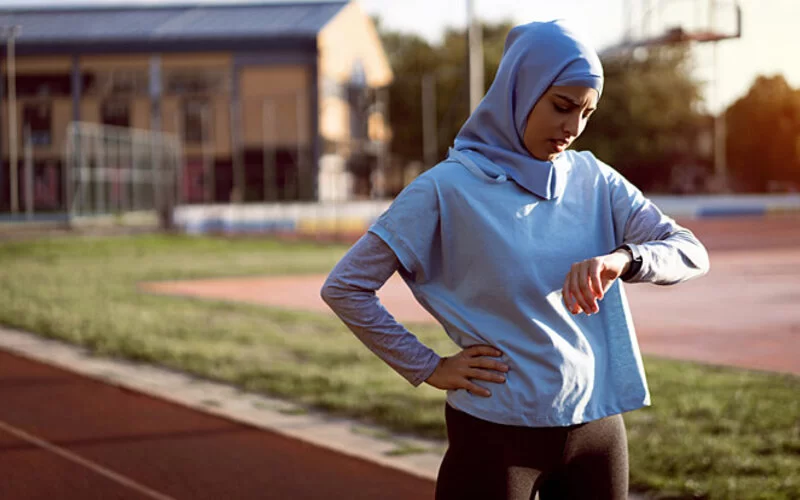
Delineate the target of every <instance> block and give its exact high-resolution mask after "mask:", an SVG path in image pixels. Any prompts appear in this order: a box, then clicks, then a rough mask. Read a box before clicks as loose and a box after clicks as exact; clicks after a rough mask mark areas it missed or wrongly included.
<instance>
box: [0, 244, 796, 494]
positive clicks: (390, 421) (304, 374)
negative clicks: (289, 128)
mask: <svg viewBox="0 0 800 500" xmlns="http://www.w3.org/2000/svg"><path fill="white" fill-rule="evenodd" d="M344 250H345V248H344V247H341V246H318V245H313V244H302V243H279V242H274V241H266V240H251V239H242V240H232V241H231V240H223V239H212V238H189V237H174V236H172V237H167V236H136V237H117V238H103V239H89V238H82V239H79V238H64V239H55V240H49V241H47V240H40V241H28V242H17V243H4V244H2V245H0V323H2V324H5V325H9V326H12V327H17V328H20V329H25V330H29V331H32V332H36V333H39V334H41V335H43V336H47V337H52V338H58V339H62V340H66V341H69V342H72V343H75V344H80V345H83V346H87V347H89V348H90V349H92V350H94V351H95V352H97V353H99V354H104V355H109V356H119V357H124V358H129V359H135V360H143V361H147V362H152V363H154V364H159V365H163V366H168V367H172V368H178V369H181V370H185V371H187V372H191V373H194V374H197V375H201V376H204V377H207V378H210V379H216V380H223V381H227V382H231V383H233V384H236V385H238V386H241V387H243V388H246V389H248V390H252V391H258V392H264V393H268V394H271V395H276V396H280V397H283V398H286V399H289V400H292V401H295V402H299V403H304V404H306V405H309V406H313V407H316V408H321V409H324V410H327V411H330V412H332V413H336V414H340V415H347V416H351V417H355V418H358V419H363V420H365V421H371V422H378V423H380V424H383V425H384V426H386V427H387V428H389V429H392V430H395V431H406V432H408V431H410V432H413V433H416V434H419V435H422V436H428V437H438V438H442V437H444V422H443V417H442V414H443V408H442V404H443V401H444V395H443V393H441V392H439V391H437V390H435V389H433V388H431V387H429V386H425V385H423V386H422V387H419V388H413V387H411V386H410V385H408V384H407V383H406V382H405V380H403V379H402V378H400V377H399V376H398V375H396V374H395V373H394V372H392V371H391V370H390V369H389V368H387V367H386V366H384V365H383V364H382V362H380V361H379V360H378V359H377V358H376V357H374V356H373V355H372V354H371V353H370V352H369V351H368V350H367V349H366V348H364V347H363V346H362V345H361V344H360V343H359V342H358V341H357V340H356V338H355V337H354V336H353V335H352V334H350V333H349V331H348V330H347V329H346V328H345V327H344V326H343V325H342V324H341V323H339V322H338V320H336V319H335V318H334V317H332V316H330V315H321V314H311V313H298V312H291V311H282V310H278V309H270V308H266V307H260V306H252V305H246V304H231V303H223V302H214V301H199V300H193V299H183V298H173V297H163V296H153V295H147V294H144V293H141V292H140V291H138V290H137V284H138V283H140V282H144V281H160V280H174V279H191V278H208V277H222V276H241V275H247V276H253V275H268V274H292V273H298V274H299V273H319V272H326V271H328V270H329V269H330V268H331V267H332V266H333V264H334V263H335V262H336V260H337V259H338V258H339V257H340V256H341V255H342V254H343V252H344ZM410 326H411V327H412V328H411V329H412V330H413V331H414V332H415V333H416V334H418V336H419V337H420V338H421V339H422V340H423V341H424V342H426V343H428V344H429V345H430V346H431V347H433V348H434V349H436V350H437V351H438V352H439V353H440V354H448V353H451V352H453V351H454V346H453V344H452V343H451V342H450V341H449V339H447V338H446V336H445V335H444V333H442V332H441V331H440V330H439V329H438V328H436V327H432V326H430V325H410ZM645 366H646V368H647V372H648V379H649V382H650V387H651V392H652V395H653V407H651V408H647V409H644V410H639V411H636V412H632V413H629V414H627V415H626V423H627V426H628V433H629V446H630V453H631V481H632V487H633V488H634V489H636V490H648V491H651V492H654V493H657V494H658V496H659V497H660V498H709V499H756V498H758V499H762V498H763V499H767V498H770V499H771V498H775V499H790V498H794V499H796V498H800V378H798V377H793V376H784V375H776V374H766V373H756V372H749V371H744V370H735V369H722V368H714V367H708V366H703V365H698V364H692V363H683V362H674V361H665V360H658V359H653V358H649V357H648V358H646V360H645Z"/></svg>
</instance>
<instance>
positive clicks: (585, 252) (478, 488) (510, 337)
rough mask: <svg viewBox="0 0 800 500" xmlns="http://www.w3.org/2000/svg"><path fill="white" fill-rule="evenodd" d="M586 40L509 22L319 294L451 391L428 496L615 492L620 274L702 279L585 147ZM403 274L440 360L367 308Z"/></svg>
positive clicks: (405, 371)
mask: <svg viewBox="0 0 800 500" xmlns="http://www.w3.org/2000/svg"><path fill="white" fill-rule="evenodd" d="M602 90H603V71H602V66H601V64H600V60H599V58H598V57H597V54H596V53H595V51H594V50H593V49H592V48H591V47H590V46H589V45H588V44H586V43H585V42H583V41H582V40H581V38H580V37H579V36H577V35H576V34H575V33H574V32H573V31H571V30H570V28H568V27H567V26H566V25H565V24H564V23H562V22H549V23H531V24H527V25H523V26H518V27H516V28H514V29H513V30H512V31H511V33H510V34H509V36H508V39H507V41H506V46H505V51H504V54H503V58H502V60H501V62H500V67H499V69H498V72H497V76H496V78H495V81H494V83H493V84H492V86H491V87H490V89H489V90H488V92H487V93H486V96H485V98H484V99H483V101H482V102H481V103H480V105H479V106H478V108H477V109H476V110H475V112H474V113H473V114H472V115H471V116H470V117H469V119H468V120H467V122H466V123H465V124H464V127H463V128H462V129H461V131H460V132H459V134H458V136H457V137H456V140H455V144H454V146H453V148H451V150H450V152H449V155H448V158H447V159H446V160H444V161H443V162H441V163H439V164H438V165H436V166H435V167H434V168H432V169H430V170H428V171H427V172H425V173H424V174H422V175H421V176H419V177H418V178H417V179H415V180H414V181H413V182H412V183H411V184H410V185H409V186H408V187H407V188H406V189H405V190H403V192H401V193H400V194H399V195H398V197H397V198H396V199H395V201H394V202H393V203H392V205H391V207H390V208H389V209H388V210H387V211H386V212H385V213H384V214H383V215H381V217H380V218H379V219H378V220H377V221H376V222H375V223H374V224H373V225H372V227H370V229H369V231H368V232H367V233H366V234H365V235H364V236H363V237H362V238H361V239H360V240H359V241H358V242H357V243H356V244H355V245H354V246H353V247H352V248H351V249H350V251H349V252H348V253H347V255H345V257H344V258H343V259H342V260H341V262H339V263H338V264H337V266H336V267H335V268H334V269H333V271H332V272H331V274H330V276H329V277H328V280H327V281H326V283H325V285H324V286H323V289H322V297H323V299H324V300H325V301H326V302H327V303H328V304H329V306H330V307H331V308H332V309H333V310H334V311H335V312H336V313H337V315H338V316H339V317H340V318H341V319H342V320H343V321H344V322H345V323H346V324H347V325H348V327H349V328H350V329H351V330H352V331H353V332H354V333H355V334H356V336H357V337H358V338H359V339H360V340H361V341H362V342H363V343H364V344H366V345H367V347H369V348H370V349H371V350H372V351H373V352H374V353H375V354H377V355H378V356H379V357H380V358H381V359H383V360H384V361H385V362H386V363H387V364H389V365H390V366H391V367H392V368H394V369H395V370H396V371H397V372H398V373H400V374H401V375H402V376H403V377H405V378H406V379H407V380H408V381H409V382H411V383H412V384H414V385H418V384H420V383H422V382H426V383H428V384H430V385H432V386H434V387H437V388H440V389H445V390H447V404H446V406H445V418H446V422H447V429H448V442H449V447H448V450H447V453H446V454H445V457H444V460H443V462H442V466H441V469H440V471H439V477H438V481H437V488H436V494H437V498H440V499H466V498H480V499H495V498H525V499H528V498H532V497H533V495H534V494H535V493H537V492H538V493H539V495H540V498H542V500H548V499H552V498H591V499H602V498H609V499H623V498H627V492H628V452H627V440H626V434H625V426H624V423H623V420H622V416H621V414H622V413H624V412H626V411H631V410H635V409H637V408H641V407H643V406H646V405H649V404H650V396H649V393H648V389H647V383H646V380H645V374H644V369H643V365H642V359H641V356H640V353H639V348H638V344H637V341H636V335H635V332H634V328H633V322H632V320H631V315H630V311H629V309H628V303H627V300H626V297H625V293H624V290H623V288H622V286H620V284H619V281H620V280H622V281H626V282H631V283H634V282H648V283H655V284H660V285H671V284H675V283H679V282H682V281H685V280H688V279H691V278H695V277H698V276H701V275H703V274H705V273H706V272H707V271H708V267H709V262H708V254H707V252H706V250H705V248H704V247H703V245H702V244H701V243H700V242H699V241H698V240H697V239H696V238H695V236H694V235H693V234H692V233H691V232H690V231H688V230H687V229H685V228H682V227H680V226H679V225H677V224H676V223H675V221H673V220H672V219H671V218H669V217H667V216H665V215H664V214H662V213H661V211H660V210H659V209H658V208H657V207H656V206H655V205H654V204H653V203H651V202H650V201H649V200H648V199H647V198H645V197H644V196H643V195H642V193H641V192H640V191H639V190H638V189H637V188H636V187H635V186H633V185H632V184H630V183H629V182H628V181H627V180H626V179H625V178H623V177H622V176H621V175H620V174H619V173H618V172H616V171H615V170H614V169H613V168H611V167H609V166H608V165H606V164H604V163H602V162H601V161H600V160H598V159H597V158H595V157H594V156H593V155H592V154H591V153H589V152H585V151H584V152H575V151H572V150H569V149H568V148H569V146H570V145H571V143H572V142H573V141H574V140H575V139H576V138H577V137H578V136H579V135H580V134H581V132H582V131H583V129H584V127H585V126H586V123H587V121H588V120H589V117H590V115H591V114H592V112H593V111H594V110H595V108H596V107H597V104H598V101H599V99H600V96H601V94H602ZM395 271H397V272H399V273H400V274H401V276H402V277H403V279H404V280H405V282H406V283H407V284H408V286H409V288H410V289H411V290H412V291H413V293H414V296H415V297H416V299H417V300H418V301H419V302H420V304H421V305H422V306H423V307H425V309H427V310H428V311H429V312H430V313H431V314H432V315H433V316H434V317H435V318H436V319H437V320H438V321H439V322H440V323H441V325H442V326H443V328H444V330H445V331H446V332H447V334H448V335H449V336H450V338H451V339H452V340H453V341H454V342H455V343H456V344H457V345H458V346H459V347H460V348H461V349H462V350H461V351H460V352H459V353H458V354H457V355H455V356H450V357H440V356H439V355H437V354H436V353H435V352H434V351H433V350H431V349H430V348H428V347H427V346H425V345H423V344H422V343H421V342H419V340H418V339H417V338H416V337H415V336H414V335H413V334H412V333H410V332H409V331H408V330H407V329H406V328H405V327H403V326H402V325H400V324H399V323H397V322H396V321H395V320H394V318H393V317H392V316H391V315H390V314H389V313H388V312H387V311H386V310H385V309H384V308H383V307H382V306H381V304H380V302H379V300H378V298H377V297H376V295H375V291H376V290H377V289H379V288H380V287H381V286H382V285H383V284H384V283H385V282H386V280H387V279H388V278H389V277H390V276H391V275H392V274H393V273H394V272H395Z"/></svg>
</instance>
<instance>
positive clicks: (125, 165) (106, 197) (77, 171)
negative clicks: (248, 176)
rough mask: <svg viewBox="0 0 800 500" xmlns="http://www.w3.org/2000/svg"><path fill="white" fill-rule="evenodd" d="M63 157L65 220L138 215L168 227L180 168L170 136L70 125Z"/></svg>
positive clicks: (178, 149)
mask: <svg viewBox="0 0 800 500" xmlns="http://www.w3.org/2000/svg"><path fill="white" fill-rule="evenodd" d="M64 156H65V158H64V164H65V165H66V167H67V181H66V183H65V190H66V192H65V197H66V200H67V208H68V214H69V217H70V220H73V219H75V218H81V217H92V216H103V215H106V216H107V215H114V216H117V215H127V214H133V213H142V214H151V215H156V216H157V217H158V219H159V221H160V223H161V225H162V226H167V227H169V226H171V219H172V209H173V208H174V206H175V205H177V204H178V203H179V202H180V200H179V199H178V197H179V195H180V185H179V183H180V175H179V173H180V172H181V170H182V169H181V165H182V162H183V158H182V157H183V152H182V148H181V145H180V142H179V140H178V138H177V137H176V136H175V135H173V134H168V133H165V132H153V131H149V130H142V129H132V128H127V127H118V126H112V125H101V124H97V123H88V122H72V123H70V124H69V126H68V127H67V138H66V145H65V151H64Z"/></svg>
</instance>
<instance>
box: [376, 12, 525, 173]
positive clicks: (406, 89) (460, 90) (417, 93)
mask: <svg viewBox="0 0 800 500" xmlns="http://www.w3.org/2000/svg"><path fill="white" fill-rule="evenodd" d="M378 25H379V26H380V23H378ZM511 27H512V25H511V24H510V23H507V22H501V23H497V24H485V25H483V43H484V74H485V79H486V88H488V87H489V85H490V84H491V82H492V80H494V75H495V73H496V72H497V67H498V66H499V65H500V58H501V57H502V55H503V45H504V43H505V38H506V35H507V34H508V31H509V30H510V29H511ZM379 29H380V28H379ZM380 32H381V39H382V42H383V45H384V48H385V50H386V53H387V55H388V57H389V62H390V64H391V66H392V70H393V71H394V74H395V80H394V82H393V83H392V85H391V87H390V88H389V120H390V122H391V125H392V130H393V140H392V152H393V154H394V155H396V156H398V157H400V158H401V159H402V160H403V161H406V162H408V161H422V160H423V137H422V79H423V77H424V76H425V75H426V74H429V75H432V76H433V77H434V79H435V81H436V121H437V128H438V134H437V158H439V159H441V158H444V156H445V154H446V152H447V148H448V147H449V146H450V145H451V144H452V142H453V140H454V139H455V136H456V134H457V133H458V131H459V130H460V129H461V126H462V125H463V123H464V121H465V120H466V119H467V116H468V115H469V88H468V82H469V73H468V66H467V60H468V59H467V39H466V34H465V32H464V30H455V29H450V30H448V31H447V32H446V33H445V35H444V37H443V41H442V43H441V44H439V45H431V44H429V43H428V42H427V41H426V40H424V39H422V38H420V37H419V36H416V35H408V34H403V33H396V32H389V31H386V30H382V29H381V30H380ZM428 166H430V165H428Z"/></svg>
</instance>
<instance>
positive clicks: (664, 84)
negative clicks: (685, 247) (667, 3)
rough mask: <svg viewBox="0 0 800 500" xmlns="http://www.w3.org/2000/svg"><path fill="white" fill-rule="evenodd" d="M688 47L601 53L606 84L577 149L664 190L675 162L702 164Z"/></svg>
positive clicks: (635, 180) (641, 182) (645, 186)
mask: <svg viewBox="0 0 800 500" xmlns="http://www.w3.org/2000/svg"><path fill="white" fill-rule="evenodd" d="M690 63H691V58H690V52H689V48H688V46H682V45H679V46H666V47H657V48H651V49H637V50H635V51H633V52H628V53H625V54H622V55H617V56H612V57H605V58H604V60H603V67H604V72H605V87H604V90H603V96H602V98H601V99H600V102H599V104H598V108H597V111H596V112H595V114H594V116H593V117H592V119H591V120H590V121H589V125H588V126H587V128H586V130H585V131H584V133H583V135H582V136H581V138H580V139H579V140H578V142H577V144H576V149H589V150H591V151H592V152H594V154H595V155H596V156H597V157H598V158H600V159H601V160H603V161H605V162H607V163H609V164H610V165H612V166H613V167H614V168H616V169H617V170H619V171H620V172H621V173H623V175H625V176H626V177H627V178H628V179H630V180H631V181H632V182H633V183H634V184H636V185H637V186H639V187H640V188H641V189H644V190H648V191H665V190H668V189H669V184H670V179H671V176H672V170H673V168H674V167H675V166H677V165H686V164H693V165H698V164H699V165H704V166H705V168H706V169H709V166H710V161H709V158H707V157H703V155H701V154H699V153H698V146H699V145H698V144H697V141H698V137H699V136H700V135H701V134H700V132H701V131H702V127H703V125H702V124H703V117H702V115H701V114H700V113H699V112H698V111H697V110H698V108H699V105H700V102H701V96H700V88H699V85H698V83H697V82H695V81H694V80H693V79H692V77H691V74H690V70H691V68H690Z"/></svg>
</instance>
